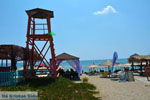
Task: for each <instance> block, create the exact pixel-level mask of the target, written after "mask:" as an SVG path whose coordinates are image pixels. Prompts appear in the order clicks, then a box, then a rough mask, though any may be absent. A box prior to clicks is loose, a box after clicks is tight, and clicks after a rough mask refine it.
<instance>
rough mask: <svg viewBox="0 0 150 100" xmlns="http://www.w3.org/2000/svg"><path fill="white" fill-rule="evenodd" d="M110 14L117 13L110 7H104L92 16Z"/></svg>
mask: <svg viewBox="0 0 150 100" xmlns="http://www.w3.org/2000/svg"><path fill="white" fill-rule="evenodd" d="M110 13H118V12H117V11H116V9H115V8H113V7H112V6H106V7H105V8H103V9H102V10H101V11H96V12H94V13H93V14H94V15H104V14H110Z"/></svg>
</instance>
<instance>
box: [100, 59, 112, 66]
mask: <svg viewBox="0 0 150 100" xmlns="http://www.w3.org/2000/svg"><path fill="white" fill-rule="evenodd" d="M100 66H103V67H108V66H112V61H111V60H106V61H105V62H103V63H102V64H100Z"/></svg>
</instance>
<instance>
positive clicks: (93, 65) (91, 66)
mask: <svg viewBox="0 0 150 100" xmlns="http://www.w3.org/2000/svg"><path fill="white" fill-rule="evenodd" d="M86 68H87V69H92V68H98V65H95V64H92V65H90V66H87V67H86Z"/></svg>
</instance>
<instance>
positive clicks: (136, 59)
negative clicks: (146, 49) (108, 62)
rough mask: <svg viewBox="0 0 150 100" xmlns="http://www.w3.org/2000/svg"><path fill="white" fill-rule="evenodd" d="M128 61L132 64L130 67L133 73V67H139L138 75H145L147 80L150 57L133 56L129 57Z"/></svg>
mask: <svg viewBox="0 0 150 100" xmlns="http://www.w3.org/2000/svg"><path fill="white" fill-rule="evenodd" d="M128 61H129V62H130V63H132V64H131V67H132V70H133V71H135V67H139V70H137V71H140V72H139V73H140V75H146V76H147V78H148V77H150V55H138V54H134V55H132V56H130V58H129V59H128ZM148 80H149V79H148Z"/></svg>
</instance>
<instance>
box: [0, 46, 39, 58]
mask: <svg viewBox="0 0 150 100" xmlns="http://www.w3.org/2000/svg"><path fill="white" fill-rule="evenodd" d="M30 52H31V50H29V52H28V50H27V49H26V48H24V47H21V46H18V45H0V59H9V60H11V59H14V60H16V61H21V60H27V59H29V58H28V55H29V54H30ZM34 59H35V60H40V59H41V56H40V55H39V54H38V53H37V52H34Z"/></svg>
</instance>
